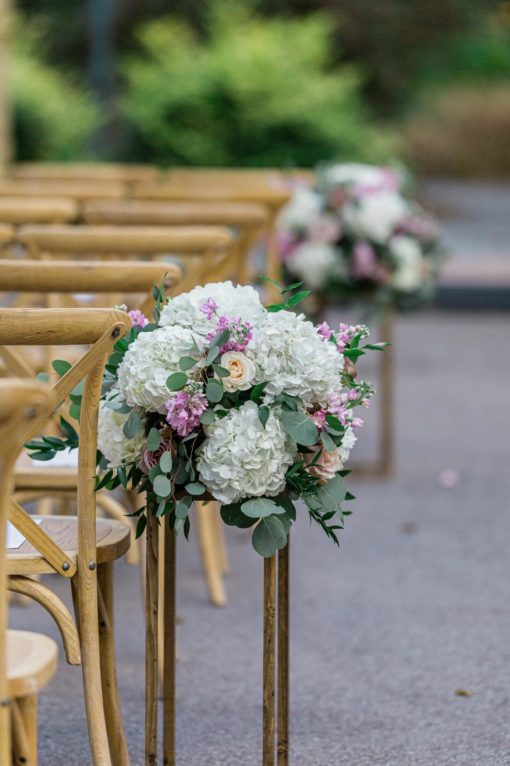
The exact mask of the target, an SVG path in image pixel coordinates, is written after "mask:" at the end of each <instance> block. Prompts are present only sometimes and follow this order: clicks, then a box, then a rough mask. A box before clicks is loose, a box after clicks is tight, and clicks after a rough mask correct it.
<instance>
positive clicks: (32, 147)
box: [9, 20, 99, 160]
mask: <svg viewBox="0 0 510 766" xmlns="http://www.w3.org/2000/svg"><path fill="white" fill-rule="evenodd" d="M13 39H14V41H15V45H14V51H13V57H12V62H11V66H10V71H9V78H10V90H11V101H12V108H13V114H14V130H15V144H16V159H18V160H70V159H79V158H84V157H86V156H87V144H88V141H89V139H90V137H91V134H92V133H93V131H94V129H95V128H96V127H97V126H98V124H99V110H98V108H97V106H96V105H95V104H94V103H93V101H92V98H91V96H90V95H89V93H88V92H87V91H86V90H85V89H84V88H82V87H80V86H79V85H77V83H75V82H74V81H73V79H72V78H71V77H69V76H68V75H65V74H64V73H62V72H60V71H57V70H56V69H55V68H53V67H51V66H50V65H49V64H47V63H46V62H45V60H44V55H41V51H44V41H43V39H42V36H41V34H40V33H39V31H38V30H36V29H34V28H32V27H30V26H28V25H27V23H26V21H25V20H24V21H23V22H21V21H18V23H17V24H16V30H15V34H14V35H13Z"/></svg>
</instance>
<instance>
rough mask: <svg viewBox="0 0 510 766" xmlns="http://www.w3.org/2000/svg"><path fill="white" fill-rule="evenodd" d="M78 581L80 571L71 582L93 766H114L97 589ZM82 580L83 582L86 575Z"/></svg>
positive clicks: (87, 583)
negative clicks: (103, 677)
mask: <svg viewBox="0 0 510 766" xmlns="http://www.w3.org/2000/svg"><path fill="white" fill-rule="evenodd" d="M79 577H80V570H79V571H78V575H76V576H75V577H74V578H73V579H72V581H71V582H72V586H73V603H74V608H75V617H76V624H77V625H78V630H79V634H80V645H81V657H82V673H83V695H84V698H85V710H86V713H87V726H88V730H89V742H90V750H91V754H92V764H93V766H113V764H112V760H111V758H110V748H109V745H108V733H107V729H106V721H105V714H104V704H103V692H102V687H101V663H100V654H99V620H98V595H97V588H96V587H95V585H96V584H95V582H94V584H93V585H92V586H91V583H90V579H89V581H88V582H86V584H85V583H84V584H83V585H80V584H79V581H78V578H79ZM84 579H86V575H85V578H84Z"/></svg>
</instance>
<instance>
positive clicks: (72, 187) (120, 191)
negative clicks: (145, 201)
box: [0, 178, 128, 201]
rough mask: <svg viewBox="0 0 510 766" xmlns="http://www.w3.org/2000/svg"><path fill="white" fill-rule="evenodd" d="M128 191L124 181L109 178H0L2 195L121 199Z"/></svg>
mask: <svg viewBox="0 0 510 766" xmlns="http://www.w3.org/2000/svg"><path fill="white" fill-rule="evenodd" d="M127 191H128V187H127V185H126V184H125V183H124V182H122V181H115V180H113V181H109V180H83V181H81V180H79V181H70V180H69V181H68V180H63V181H60V180H56V179H55V180H52V179H46V180H31V179H28V178H12V179H11V178H7V179H5V178H3V179H1V180H0V197H39V198H44V197H67V198H68V199H71V200H77V201H81V200H85V199H121V198H122V197H125V196H126V194H127Z"/></svg>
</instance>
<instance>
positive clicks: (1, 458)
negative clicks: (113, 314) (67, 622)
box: [0, 379, 55, 766]
mask: <svg viewBox="0 0 510 766" xmlns="http://www.w3.org/2000/svg"><path fill="white" fill-rule="evenodd" d="M54 405H55V400H54V395H53V394H52V392H51V391H50V390H49V389H48V388H47V386H43V385H42V384H41V383H37V382H34V381H21V380H16V379H10V380H1V381H0V766H9V765H10V764H11V763H12V761H11V747H10V733H11V732H10V727H11V723H10V704H9V702H10V701H9V689H8V685H7V678H6V632H7V588H6V584H7V583H6V580H7V576H6V566H5V541H6V531H7V516H8V508H9V494H10V492H11V489H12V471H13V467H14V463H15V462H16V458H17V457H18V453H19V451H20V449H21V447H22V446H23V442H24V435H25V433H26V431H27V428H28V427H29V424H30V422H31V421H32V420H33V419H34V418H36V417H38V416H40V415H42V414H43V413H45V412H49V411H50V410H51V409H52V408H53V406H54Z"/></svg>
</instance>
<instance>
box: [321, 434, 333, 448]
mask: <svg viewBox="0 0 510 766" xmlns="http://www.w3.org/2000/svg"><path fill="white" fill-rule="evenodd" d="M321 442H322V444H323V445H324V449H325V450H327V451H328V452H333V451H334V450H335V449H336V444H335V442H334V441H333V439H332V438H331V436H330V435H329V434H328V432H327V431H322V432H321Z"/></svg>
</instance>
